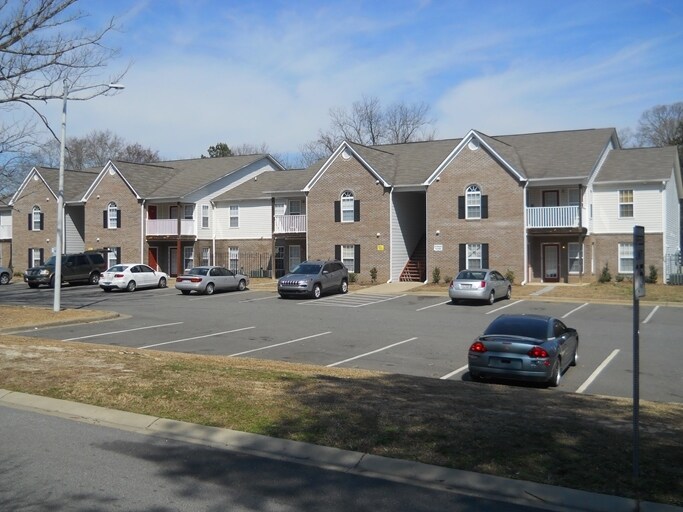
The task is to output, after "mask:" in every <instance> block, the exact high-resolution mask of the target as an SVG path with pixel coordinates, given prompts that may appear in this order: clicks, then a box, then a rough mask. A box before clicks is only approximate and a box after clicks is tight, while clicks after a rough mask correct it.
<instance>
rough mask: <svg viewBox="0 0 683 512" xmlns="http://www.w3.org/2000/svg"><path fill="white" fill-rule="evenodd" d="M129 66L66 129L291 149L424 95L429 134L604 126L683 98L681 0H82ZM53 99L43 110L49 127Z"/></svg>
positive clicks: (193, 145) (184, 153)
mask: <svg viewBox="0 0 683 512" xmlns="http://www.w3.org/2000/svg"><path fill="white" fill-rule="evenodd" d="M80 6H81V9H82V10H83V11H86V12H88V13H89V15H90V16H89V17H88V18H86V20H84V23H87V24H90V25H91V26H92V27H98V26H102V25H103V24H104V23H106V21H107V20H108V19H110V18H112V17H115V18H116V22H117V24H118V26H119V30H118V31H117V32H115V33H112V34H110V36H109V37H108V38H107V39H106V44H107V45H109V46H113V47H116V48H118V49H119V55H118V57H117V58H116V59H115V60H112V61H111V62H110V67H109V68H108V69H107V70H106V72H110V73H111V74H114V73H115V72H116V71H120V70H122V69H125V68H126V67H127V66H130V68H129V70H128V72H127V73H126V75H125V77H124V78H123V79H122V80H121V82H122V83H123V84H124V85H125V86H126V88H125V90H123V91H120V92H118V93H117V94H116V95H114V96H109V97H100V98H97V99H95V100H91V101H88V102H71V103H69V106H68V123H67V136H84V135H86V134H87V133H89V132H90V131H92V130H95V129H97V130H102V129H108V130H111V131H112V132H113V133H115V134H116V135H119V136H121V137H122V138H123V139H125V140H126V141H127V142H131V143H139V144H142V145H143V146H145V147H150V148H152V149H155V150H157V151H159V154H160V156H161V157H162V158H163V159H166V160H171V159H183V158H197V157H199V156H200V155H201V154H207V149H208V147H209V146H212V145H215V144H216V143H218V142H226V143H227V144H228V145H229V146H239V145H242V144H251V145H258V146H260V145H262V144H266V145H267V147H268V148H269V150H270V152H271V153H273V154H279V155H289V156H292V155H296V154H297V153H298V152H299V151H300V148H301V146H302V145H303V144H305V143H307V142H310V141H312V140H314V139H316V137H317V135H318V133H319V131H320V130H327V129H328V127H329V119H330V118H329V112H330V109H332V108H340V107H342V108H349V107H350V106H351V105H352V103H353V102H354V101H358V100H360V99H361V98H362V97H363V96H366V97H373V96H374V97H377V98H378V99H379V100H380V101H381V102H382V104H383V105H386V106H388V105H390V104H392V103H395V102H404V103H408V104H411V103H426V104H427V105H429V107H430V113H429V115H430V117H431V118H432V119H433V120H434V123H433V127H434V129H435V131H436V138H437V139H448V138H458V137H463V136H464V135H465V134H466V133H467V132H468V131H469V130H470V129H476V130H479V131H482V132H484V133H486V134H488V135H492V136H495V135H506V134H513V133H531V132H539V131H556V130H571V129H583V128H604V127H615V128H617V129H623V128H631V129H635V127H636V126H637V122H638V119H639V118H640V115H641V114H642V113H643V112H644V111H645V110H647V109H649V108H651V107H653V106H656V105H661V104H670V103H675V102H678V101H683V1H681V0H618V1H612V0H601V1H600V2H596V1H595V0H588V1H580V0H577V1H573V0H565V1H553V0H543V1H533V0H515V1H510V0H501V1H495V0H491V1H487V0H479V1H476V2H475V1H466V0H462V1H459V0H450V1H449V0H443V1H440V0H432V1H430V0H392V1H384V0H374V1H360V0H348V1H325V0H317V1H308V0H304V1H296V0H289V1H265V0H264V1H249V0H240V1H232V0H224V1H220V0H117V1H116V2H112V1H111V0H84V1H83V2H81V4H80ZM60 107H61V105H54V104H53V105H51V106H49V107H47V111H46V112H48V114H49V116H50V117H51V119H54V122H53V124H54V125H55V126H59V123H60V115H61V108H60Z"/></svg>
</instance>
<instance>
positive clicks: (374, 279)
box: [370, 267, 377, 284]
mask: <svg viewBox="0 0 683 512" xmlns="http://www.w3.org/2000/svg"><path fill="white" fill-rule="evenodd" d="M370 281H371V282H372V283H373V284H374V283H376V282H377V267H372V268H371V269H370Z"/></svg>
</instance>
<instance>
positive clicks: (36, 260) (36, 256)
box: [29, 249, 43, 267]
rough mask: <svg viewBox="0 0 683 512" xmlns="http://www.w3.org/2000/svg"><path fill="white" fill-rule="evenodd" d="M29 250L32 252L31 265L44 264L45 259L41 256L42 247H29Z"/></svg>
mask: <svg viewBox="0 0 683 512" xmlns="http://www.w3.org/2000/svg"><path fill="white" fill-rule="evenodd" d="M29 252H30V254H31V264H30V265H31V266H32V267H37V266H39V265H42V264H43V259H42V258H41V257H40V255H41V250H40V249H29Z"/></svg>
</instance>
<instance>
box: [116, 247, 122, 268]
mask: <svg viewBox="0 0 683 512" xmlns="http://www.w3.org/2000/svg"><path fill="white" fill-rule="evenodd" d="M119 263H121V248H120V247H117V248H116V264H117V265H118V264H119Z"/></svg>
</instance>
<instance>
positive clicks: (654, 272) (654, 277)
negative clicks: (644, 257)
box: [647, 265, 659, 284]
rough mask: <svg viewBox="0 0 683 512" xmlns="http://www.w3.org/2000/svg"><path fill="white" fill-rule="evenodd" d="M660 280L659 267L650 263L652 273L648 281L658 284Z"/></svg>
mask: <svg viewBox="0 0 683 512" xmlns="http://www.w3.org/2000/svg"><path fill="white" fill-rule="evenodd" d="M658 280H659V273H658V272H657V267H655V266H654V265H650V274H649V275H648V276H647V282H648V283H650V284H656V283H657V281H658Z"/></svg>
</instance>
